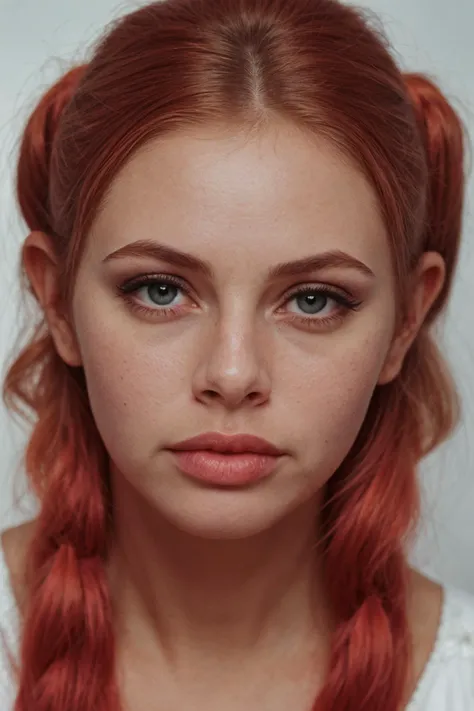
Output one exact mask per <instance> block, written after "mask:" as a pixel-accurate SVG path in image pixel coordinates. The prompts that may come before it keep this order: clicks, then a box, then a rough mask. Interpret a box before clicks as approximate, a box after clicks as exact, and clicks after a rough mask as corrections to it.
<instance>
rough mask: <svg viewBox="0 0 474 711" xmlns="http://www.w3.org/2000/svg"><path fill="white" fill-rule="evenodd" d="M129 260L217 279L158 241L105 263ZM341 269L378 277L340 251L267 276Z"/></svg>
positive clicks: (190, 258)
mask: <svg viewBox="0 0 474 711" xmlns="http://www.w3.org/2000/svg"><path fill="white" fill-rule="evenodd" d="M126 257H148V258H151V259H156V260H158V261H163V262H168V263H169V264H174V265H176V266H179V267H184V268H185V269H191V270H193V271H195V272H200V273H201V274H202V275H203V276H206V277H207V278H208V279H211V280H212V279H213V269H212V267H211V265H210V264H209V263H208V262H205V261H203V260H202V259H199V258H198V257H195V256H193V255H192V254H188V253H187V252H182V251H180V250H177V249H175V248H173V247H169V246H167V245H164V244H158V242H155V241H151V240H139V241H137V242H131V243H130V244H126V245H125V246H124V247H120V249H117V250H115V252H112V253H111V254H109V255H108V256H107V257H105V259H104V260H103V261H104V262H111V261H115V260H118V259H125V258H126ZM338 267H339V268H341V267H342V268H346V269H353V270H356V271H358V272H361V273H362V274H363V275H364V276H369V277H374V276H375V274H374V273H373V271H372V270H371V269H370V268H369V267H368V266H367V265H366V264H364V262H361V261H360V260H359V259H356V258H355V257H353V256H351V255H350V254H346V253H345V252H342V251H340V250H331V251H328V252H322V253H321V254H316V255H313V256H310V257H304V258H303V259H297V260H296V261H293V262H282V263H281V264H277V265H276V266H274V267H271V268H270V269H269V271H268V275H267V276H268V278H269V279H278V278H281V277H291V276H297V275H299V274H305V273H307V272H313V271H321V270H323V269H336V268H338Z"/></svg>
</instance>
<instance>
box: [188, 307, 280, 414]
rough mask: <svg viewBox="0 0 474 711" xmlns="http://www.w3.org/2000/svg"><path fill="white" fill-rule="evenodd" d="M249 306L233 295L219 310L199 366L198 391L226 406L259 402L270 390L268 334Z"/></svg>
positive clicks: (208, 335)
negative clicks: (249, 398)
mask: <svg viewBox="0 0 474 711" xmlns="http://www.w3.org/2000/svg"><path fill="white" fill-rule="evenodd" d="M250 302H251V299H249V300H248V301H247V300H246V299H245V300H244V299H242V298H240V297H239V295H238V294H234V296H231V297H230V298H229V299H227V301H226V304H223V305H222V306H221V309H220V313H219V315H218V317H217V318H216V320H215V321H214V323H213V324H212V326H211V327H210V332H208V334H207V341H206V343H205V344H204V348H203V349H202V357H201V359H200V363H199V373H200V376H199V377H198V382H199V389H200V390H201V391H202V392H204V391H206V392H207V391H214V393H217V394H219V395H220V397H221V398H223V399H225V400H228V401H229V402H230V401H232V402H240V401H241V400H242V399H244V398H245V397H247V396H248V395H250V394H252V397H253V399H255V398H256V397H257V396H260V398H261V397H264V396H266V394H267V393H268V389H269V373H268V354H267V353H266V351H267V346H268V342H267V343H265V340H266V338H268V333H266V329H265V324H264V323H262V322H261V321H260V320H259V317H258V315H257V314H256V312H255V308H254V305H252V304H251V303H250Z"/></svg>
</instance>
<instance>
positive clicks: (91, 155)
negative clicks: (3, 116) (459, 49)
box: [0, 0, 474, 711]
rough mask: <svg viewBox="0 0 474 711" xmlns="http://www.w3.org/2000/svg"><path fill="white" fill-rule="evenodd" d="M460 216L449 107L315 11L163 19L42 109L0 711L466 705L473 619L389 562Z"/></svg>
mask: <svg viewBox="0 0 474 711" xmlns="http://www.w3.org/2000/svg"><path fill="white" fill-rule="evenodd" d="M463 191H464V177H463V131H462V126H461V122H460V120H459V118H458V116H457V115H456V113H455V111H454V110H453V108H452V107H451V106H450V105H449V103H448V102H447V100H446V98H445V97H444V96H443V95H442V94H441V92H440V91H439V89H438V88H437V87H436V86H435V84H433V83H432V82H430V81H429V80H428V79H427V78H424V77H422V76H418V75H402V74H401V72H400V70H399V68H398V67H397V66H396V64H395V63H394V60H393V59H392V57H391V55H390V52H389V48H388V46H387V43H386V41H385V40H384V38H383V37H382V36H381V35H380V33H377V32H376V31H375V30H374V29H373V28H372V27H371V26H370V23H369V22H368V20H367V19H366V18H364V16H363V15H362V14H361V13H360V12H358V11H356V10H354V9H351V8H349V7H345V6H344V5H342V4H339V3H338V2H335V1H334V0H295V1H294V2H291V3H289V2H288V0H239V1H238V2H236V0H167V1H166V2H164V3H155V4H152V5H149V6H146V7H143V8H141V9H139V10H137V11H135V12H133V13H132V14H130V15H128V16H127V17H125V18H123V19H122V20H120V21H119V22H117V23H116V24H115V25H114V26H112V27H111V28H109V31H108V33H107V35H106V36H105V37H104V38H103V39H102V40H101V41H100V43H99V44H98V46H97V47H96V48H95V52H94V54H93V57H92V59H91V61H90V63H89V64H87V65H86V66H81V67H77V68H74V69H72V70H71V71H70V72H68V73H67V74H66V76H64V77H63V78H62V79H61V80H60V81H58V83H57V84H56V85H55V86H53V87H52V88H51V89H50V90H49V91H48V93H47V94H46V95H45V96H44V97H43V98H42V100H41V102H40V103H39V105H38V106H37V108H36V109H35V111H34V112H33V114H32V116H31V118H30V120H29V122H28V125H27V127H26V129H25V133H24V136H23V140H22V144H21V150H20V157H19V164H18V200H19V205H20V207H21V210H22V213H23V216H24V219H25V221H26V223H27V225H28V229H29V234H28V236H27V238H26V240H25V243H24V246H23V250H22V266H23V273H24V275H25V277H26V280H27V284H28V288H29V289H30V291H31V293H32V294H33V295H34V297H35V298H36V299H37V301H38V303H39V306H40V310H41V314H42V317H41V321H40V322H39V324H38V326H37V329H36V331H35V333H34V335H33V336H32V337H31V339H30V341H29V342H28V343H27V344H26V346H25V348H24V349H23V351H22V352H21V353H20V355H19V356H18V358H17V360H16V361H15V362H14V363H13V364H12V365H11V367H10V370H9V372H8V374H7V378H6V384H5V394H6V400H7V402H8V403H9V404H10V405H11V406H12V407H13V408H14V409H16V410H19V411H20V412H22V413H23V414H31V413H33V415H34V416H35V421H34V426H33V430H32V433H31V438H30V441H29V444H28V447H27V450H26V456H25V466H26V470H27V473H28V476H29V480H30V482H31V485H32V488H33V490H34V492H35V493H36V495H37V497H38V499H39V502H40V509H39V513H38V516H37V517H36V518H35V519H34V521H32V522H30V523H28V524H25V525H23V526H21V527H19V528H15V529H11V530H9V531H6V532H5V533H4V535H3V537H2V550H3V554H2V555H3V558H2V563H1V570H2V574H1V575H0V580H1V591H2V592H1V594H0V600H1V601H2V602H1V605H2V607H1V614H0V620H1V625H2V631H3V638H4V645H3V650H4V651H3V657H2V660H3V661H2V664H3V667H2V668H3V676H2V677H1V678H2V685H1V687H2V692H3V695H4V702H3V705H2V707H1V708H2V709H7V710H10V709H15V711H33V710H34V711H90V710H92V709H93V710H94V711H118V709H127V710H130V711H142V710H145V709H146V711H153V710H154V709H156V710H157V711H161V709H166V710H169V711H172V710H173V709H183V708H187V709H193V710H196V711H201V709H207V710H209V711H215V710H217V709H219V711H237V710H240V709H243V708H245V709H247V710H248V711H252V710H253V709H259V711H261V710H262V709H270V708H271V709H272V711H280V710H285V711H287V709H288V708H292V709H295V710H296V709H298V710H299V709H301V711H303V710H308V711H309V709H315V710H316V711H349V710H350V711H354V709H357V711H399V710H400V709H409V710H410V711H421V710H423V711H469V710H472V708H474V602H473V600H472V599H471V598H470V597H469V596H468V595H467V594H464V593H461V592H459V591H456V590H452V589H450V588H442V587H440V586H439V585H437V584H436V583H434V582H433V581H431V580H429V579H428V578H425V577H424V576H422V575H421V573H419V572H418V571H416V570H414V569H411V568H410V567H409V564H408V562H407V550H408V542H409V533H410V532H411V531H413V530H414V527H415V523H416V521H417V514H418V506H419V498H418V488H417V483H416V469H417V464H418V462H419V460H420V459H421V458H422V457H423V456H424V455H425V454H427V453H428V452H430V451H431V450H432V449H433V448H434V447H436V446H437V445H438V444H439V443H440V442H441V441H442V440H443V439H445V438H446V437H447V436H448V435H449V434H450V432H451V431H452V428H453V426H454V424H455V420H456V397H455V394H454V389H453V386H452V383H451V380H450V377H449V375H448V373H447V372H446V370H445V368H444V365H443V362H442V360H441V357H440V355H439V352H438V350H437V348H436V345H435V343H434V342H433V339H432V335H431V333H430V331H431V327H432V324H433V323H434V322H435V320H436V318H437V317H438V315H439V314H440V312H442V311H443V309H444V307H445V305H446V302H447V299H448V296H449V293H450V289H451V285H452V281H453V277H454V271H455V265H456V261H457V257H458V248H459V240H460V234H461V223H462V210H463Z"/></svg>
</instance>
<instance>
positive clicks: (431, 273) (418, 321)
mask: <svg viewBox="0 0 474 711" xmlns="http://www.w3.org/2000/svg"><path fill="white" fill-rule="evenodd" d="M445 278H446V266H445V263H444V259H443V257H442V256H441V255H440V254H438V252H425V253H424V254H423V255H422V257H421V259H420V261H419V262H418V265H417V268H416V269H415V271H414V273H413V277H412V279H413V281H412V289H411V291H412V296H411V297H410V298H411V303H410V305H409V313H408V317H407V320H406V322H405V324H404V325H403V327H402V329H401V331H400V332H399V333H398V335H397V336H396V337H395V338H394V340H393V342H392V345H391V347H390V350H389V352H388V355H387V358H386V360H385V363H384V366H383V368H382V371H381V373H380V377H379V380H378V384H379V385H385V384H386V383H389V382H391V381H392V380H394V379H395V378H396V377H397V375H398V374H399V373H400V371H401V369H402V366H403V361H404V360H405V356H406V354H407V353H408V351H409V349H410V346H411V345H412V343H413V341H414V340H415V338H416V336H417V334H418V331H419V330H420V328H421V326H422V325H423V322H424V320H425V318H426V315H427V314H428V312H429V310H430V308H431V306H432V305H433V303H434V302H435V300H436V298H437V296H438V295H439V293H440V291H441V289H442V288H443V284H444V281H445Z"/></svg>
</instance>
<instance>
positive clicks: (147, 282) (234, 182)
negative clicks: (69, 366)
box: [73, 123, 395, 538]
mask: <svg viewBox="0 0 474 711" xmlns="http://www.w3.org/2000/svg"><path fill="white" fill-rule="evenodd" d="M175 251H176V253H177V254H178V255H183V254H185V255H187V256H186V259H185V260H184V259H183V258H182V257H181V256H176V257H175V256H174V253H175ZM300 260H308V264H307V265H306V268H304V269H303V268H301V265H300V267H299V268H294V269H291V268H290V266H289V265H290V264H291V263H294V262H296V263H298V262H300ZM310 260H313V264H312V265H311V264H310ZM201 263H202V264H204V265H205V267H203V266H202V265H201ZM280 265H285V268H284V269H281V270H279V271H277V268H278V267H279V266H280ZM302 290H303V293H301V292H302ZM304 290H307V293H306V294H305V293H304ZM73 321H74V327H75V336H76V342H77V347H78V358H80V360H81V362H82V364H83V367H84V370H85V374H86V379H87V385H88V391H89V396H90V402H91V407H92V411H93V414H94V417H95V420H96V423H97V426H98V429H99V431H100V434H101V436H102V438H103V440H104V443H105V445H106V448H107V450H108V452H109V454H110V458H111V463H112V471H113V472H114V475H115V477H119V478H123V479H125V480H126V481H127V482H128V486H129V487H131V488H132V490H133V491H135V493H136V494H138V495H139V497H141V498H142V499H143V501H144V502H146V504H147V505H148V506H149V507H152V508H153V509H154V510H156V511H157V512H160V513H161V514H162V515H163V516H164V517H166V519H168V520H169V521H171V522H173V523H174V524H175V525H177V526H178V527H180V528H181V529H183V530H187V531H189V532H192V533H195V534H198V535H203V536H208V537H223V538H225V537H243V536H246V535H250V534H252V533H256V532H258V531H261V530H263V529H265V528H268V527H270V526H271V525H273V524H275V523H276V522H277V521H278V520H280V519H282V518H283V517H285V515H287V514H289V513H290V512H292V511H294V510H295V509H296V508H297V507H298V506H299V505H301V504H303V503H305V502H307V503H309V502H310V501H311V500H313V499H314V500H316V498H317V496H316V495H317V494H318V493H320V492H321V490H322V487H323V486H324V484H325V482H326V481H327V480H328V479H329V478H330V477H331V475H332V474H333V473H334V471H335V470H336V469H337V467H338V466H339V465H340V464H341V462H342V461H343V459H344V458H345V456H346V454H347V453H348V451H349V449H350V448H351V446H352V444H353V442H354V440H355V437H356V435H357V433H358V431H359V429H360V427H361V424H362V421H363V419H364V416H365V414H366V411H367V408H368V405H369V402H370V399H371V396H372V393H373V391H374V388H375V387H376V385H377V383H378V382H379V381H380V380H381V379H382V378H383V373H384V364H385V363H386V360H387V358H388V355H389V351H390V344H391V341H392V338H393V331H394V322H395V302H394V277H393V273H392V266H391V258H390V251H389V246H388V241H387V236H386V233H385V229H384V225H383V223H382V220H381V217H380V216H379V214H378V211H377V204H376V201H375V196H374V194H373V192H372V190H371V188H370V187H369V186H368V184H367V183H366V181H365V179H364V178H363V176H362V175H361V174H360V173H359V172H358V171H357V170H356V169H355V168H354V167H352V166H351V165H349V163H348V161H345V160H344V159H343V158H342V157H340V156H339V155H338V154H337V153H336V152H335V150H334V149H331V148H330V147H329V146H328V145H326V144H325V143H323V142H322V141H320V142H317V141H316V140H311V139H310V138H309V137H308V136H306V135H305V134H303V133H302V132H299V130H298V129H297V128H296V127H292V126H290V125H288V124H283V123H279V124H277V123H275V124H273V125H272V126H271V127H270V126H268V127H267V128H265V130H262V131H260V132H259V133H258V134H257V133H255V134H252V135H248V134H247V135H244V134H241V135H239V134H238V133H234V134H232V133H231V132H230V131H229V130H227V131H225V130H224V129H219V128H210V127H209V128H207V129H201V130H198V129H195V130H194V131H193V132H191V131H189V132H187V133H176V134H175V135H168V136H167V137H165V138H163V139H160V140H157V141H154V142H153V143H151V144H149V145H148V146H146V148H145V149H142V150H141V151H140V152H139V153H137V154H136V155H135V156H134V157H133V158H132V159H131V161H130V162H129V163H128V164H127V165H126V166H125V167H124V169H123V170H122V171H121V173H120V174H119V176H118V177H117V178H116V180H115V181H114V183H113V184H112V186H111V190H110V192H109V193H108V196H107V200H106V202H105V204H104V206H103V209H102V211H101V212H100V215H99V216H98V217H97V219H96V221H95V223H94V225H93V228H92V230H91V232H90V234H89V236H88V240H87V245H86V249H85V253H84V255H83V258H82V261H81V264H80V268H79V272H78V275H77V283H76V287H75V292H74V300H73ZM210 431H212V432H221V433H226V434H234V433H249V434H253V435H257V436H260V437H263V438H266V439H267V440H269V441H270V442H272V443H273V444H274V445H276V446H277V447H278V448H279V449H281V450H283V451H284V452H285V456H283V457H281V458H280V459H279V460H278V465H277V468H276V470H275V471H274V473H273V475H272V476H270V477H267V478H265V479H263V480H261V481H260V482H259V483H258V484H256V485H254V486H243V487H236V488H231V487H220V486H203V485H202V484H200V483H198V482H196V481H195V480H193V479H191V478H189V477H188V476H186V475H184V474H183V473H182V472H181V470H180V469H179V468H178V466H177V465H176V462H175V459H174V457H173V455H172V454H171V453H170V452H169V451H168V450H167V448H169V447H170V446H172V445H173V444H174V443H176V442H179V441H180V440H183V439H187V438H190V437H193V436H195V435H198V434H200V433H204V432H210Z"/></svg>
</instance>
